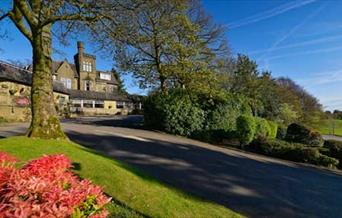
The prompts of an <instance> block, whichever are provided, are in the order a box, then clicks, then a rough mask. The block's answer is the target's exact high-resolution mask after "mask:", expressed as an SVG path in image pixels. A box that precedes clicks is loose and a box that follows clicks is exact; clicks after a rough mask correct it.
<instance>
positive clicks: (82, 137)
mask: <svg viewBox="0 0 342 218" xmlns="http://www.w3.org/2000/svg"><path fill="white" fill-rule="evenodd" d="M125 119H126V118H122V119H114V120H113V119H109V118H100V119H98V118H87V119H80V120H74V121H65V122H63V128H64V130H65V132H66V133H67V134H68V136H69V137H70V139H71V140H73V141H75V142H77V143H79V144H82V145H83V146H86V147H90V148H93V149H96V150H98V151H100V152H103V153H104V154H106V155H108V156H110V157H113V158H115V159H118V160H121V161H123V162H126V163H129V164H131V165H133V166H135V167H136V168H138V169H140V170H142V171H143V172H145V173H147V174H149V175H151V176H152V177H154V178H156V179H158V180H160V181H162V182H163V183H166V184H168V185H169V186H172V187H175V188H178V189H181V190H184V191H186V192H188V193H191V194H193V195H196V196H198V197H201V198H203V199H207V200H210V201H214V202H217V203H219V204H222V205H224V206H227V207H229V208H231V209H233V210H235V211H237V212H240V213H242V214H244V215H246V216H248V217H306V218H307V217H329V218H334V217H336V218H337V217H342V203H341V202H342V194H341V193H340V191H342V176H341V175H340V174H339V172H331V171H326V170H321V169H317V168H315V167H310V166H304V165H300V164H295V163H291V162H287V161H281V160H277V159H273V158H267V157H263V156H260V155H254V154H248V153H244V152H240V151H236V150H231V149H226V148H220V147H216V146H212V145H209V144H206V143H201V142H198V141H194V140H190V139H186V138H182V137H177V136H171V135H167V134H162V133H157V132H152V131H146V130H143V129H139V128H140V127H141V126H140V125H138V123H139V122H138V121H139V120H135V121H134V123H135V124H134V125H133V126H131V127H130V128H126V127H123V126H125V125H122V124H125V122H126V121H125ZM129 119H139V118H138V117H130V118H129ZM118 120H119V121H118ZM26 128H27V125H26V124H10V125H6V126H0V136H3V137H7V136H10V135H16V134H20V133H22V132H24V131H25V129H26ZM94 164H96V163H94ZM142 191H143V190H142Z"/></svg>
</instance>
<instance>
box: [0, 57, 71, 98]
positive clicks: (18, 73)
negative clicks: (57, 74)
mask: <svg viewBox="0 0 342 218" xmlns="http://www.w3.org/2000/svg"><path fill="white" fill-rule="evenodd" d="M0 81H10V82H16V83H19V84H22V85H26V86H31V84H32V71H30V70H26V69H23V68H20V67H17V66H15V65H12V64H9V63H6V62H3V61H0ZM53 91H55V92H59V93H64V94H69V91H68V90H67V89H66V88H65V87H64V85H63V83H61V82H58V81H53Z"/></svg>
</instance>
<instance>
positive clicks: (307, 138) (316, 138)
mask: <svg viewBox="0 0 342 218" xmlns="http://www.w3.org/2000/svg"><path fill="white" fill-rule="evenodd" d="M286 140H287V141H290V142H298V143H302V144H306V145H309V146H322V145H323V143H324V140H323V138H322V136H321V134H319V132H316V131H314V130H311V129H309V128H307V127H305V126H303V125H300V124H297V123H293V124H291V125H289V126H288V128H287V133H286Z"/></svg>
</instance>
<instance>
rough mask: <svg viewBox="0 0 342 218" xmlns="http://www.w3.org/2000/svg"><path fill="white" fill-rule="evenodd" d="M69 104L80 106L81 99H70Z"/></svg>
mask: <svg viewBox="0 0 342 218" xmlns="http://www.w3.org/2000/svg"><path fill="white" fill-rule="evenodd" d="M71 105H72V106H73V107H81V106H82V101H81V100H72V101H71Z"/></svg>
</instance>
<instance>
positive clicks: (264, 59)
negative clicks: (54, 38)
mask: <svg viewBox="0 0 342 218" xmlns="http://www.w3.org/2000/svg"><path fill="white" fill-rule="evenodd" d="M4 4H5V3H3V2H2V3H0V7H3V5H4ZM203 4H204V7H205V9H206V10H207V12H208V13H210V14H211V15H212V16H213V18H214V20H215V21H216V22H218V23H220V24H222V25H225V26H226V27H227V34H226V36H227V39H228V41H229V44H230V47H231V49H232V52H233V53H234V54H237V53H243V54H247V55H249V56H250V57H251V58H253V59H254V60H256V61H257V62H258V64H259V68H260V69H261V70H262V69H265V70H270V71H272V74H273V75H274V76H276V77H278V76H288V77H290V78H292V79H294V80H295V81H296V82H297V83H299V84H300V85H302V86H303V87H304V88H305V89H306V90H308V91H309V92H310V93H312V94H313V95H315V96H316V97H317V98H318V99H319V100H320V102H321V103H322V104H323V105H324V106H325V109H330V110H331V109H340V110H342V95H341V94H340V93H342V16H341V15H342V1H338V0H337V1H329V0H299V1H296V0H273V1H272V0H264V1H263V0H252V1H246V0H240V1H238V0H236V1H233V0H232V1H230V0H203ZM0 25H1V29H2V32H3V31H4V30H6V31H7V32H8V36H9V37H8V38H7V39H0V49H1V51H0V59H1V60H8V59H12V60H22V61H23V60H26V59H31V48H30V44H29V43H28V41H27V40H26V39H25V38H24V37H23V36H21V34H20V33H19V32H18V31H17V30H16V29H15V27H14V26H13V24H11V23H10V22H9V21H2V23H1V24H0ZM77 40H83V41H85V43H86V45H85V47H86V51H87V52H88V53H91V52H93V51H94V48H93V47H92V46H91V45H90V44H89V43H87V41H86V39H85V38H83V37H79V38H77V39H74V40H70V45H69V46H67V47H64V46H60V45H59V44H58V43H57V42H54V43H53V46H54V47H55V48H57V49H58V50H61V51H63V53H64V54H54V56H53V58H54V59H55V60H63V59H64V58H67V59H68V60H69V61H72V60H73V55H74V54H75V53H76V41H77ZM111 66H112V61H111V59H110V58H109V57H102V56H101V55H97V68H98V69H101V70H109V69H110V68H111ZM124 81H125V85H126V87H127V89H128V91H129V92H130V93H138V94H141V93H144V91H143V90H140V89H138V88H137V85H136V84H135V83H134V82H133V81H132V79H131V78H130V77H129V76H126V77H124Z"/></svg>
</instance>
